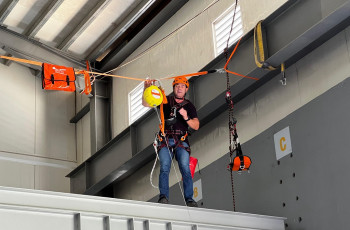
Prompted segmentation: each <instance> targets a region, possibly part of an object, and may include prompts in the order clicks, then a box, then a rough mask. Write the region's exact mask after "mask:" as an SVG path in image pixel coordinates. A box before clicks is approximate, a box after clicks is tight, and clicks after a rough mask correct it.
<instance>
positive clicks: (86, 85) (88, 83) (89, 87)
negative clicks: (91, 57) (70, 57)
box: [81, 61, 92, 95]
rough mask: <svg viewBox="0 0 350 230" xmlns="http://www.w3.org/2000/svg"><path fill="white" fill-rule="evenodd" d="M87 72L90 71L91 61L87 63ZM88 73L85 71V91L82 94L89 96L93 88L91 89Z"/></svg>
mask: <svg viewBox="0 0 350 230" xmlns="http://www.w3.org/2000/svg"><path fill="white" fill-rule="evenodd" d="M86 70H87V71H90V65H89V61H86ZM87 71H85V70H83V74H84V80H85V89H84V90H83V92H81V93H85V94H86V95H89V94H90V93H91V91H92V88H91V79H90V74H89V73H88V72H87Z"/></svg>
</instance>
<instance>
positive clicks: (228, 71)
mask: <svg viewBox="0 0 350 230" xmlns="http://www.w3.org/2000/svg"><path fill="white" fill-rule="evenodd" d="M225 71H226V72H227V73H230V74H234V75H237V76H240V77H244V78H249V79H253V80H256V81H258V80H259V78H255V77H249V76H245V75H242V74H239V73H236V72H232V71H230V70H227V69H225Z"/></svg>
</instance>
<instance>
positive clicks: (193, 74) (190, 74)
mask: <svg viewBox="0 0 350 230" xmlns="http://www.w3.org/2000/svg"><path fill="white" fill-rule="evenodd" d="M206 74H208V71H203V72H198V73H189V74H185V75H181V76H175V77H164V78H161V79H160V80H167V79H173V78H177V77H192V76H200V75H206Z"/></svg>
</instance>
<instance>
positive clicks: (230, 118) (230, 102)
mask: <svg viewBox="0 0 350 230" xmlns="http://www.w3.org/2000/svg"><path fill="white" fill-rule="evenodd" d="M237 3H238V1H237V0H235V8H234V13H233V18H232V23H231V29H230V33H229V35H228V39H227V43H226V48H225V51H224V52H225V58H226V64H225V67H224V69H225V71H226V87H227V90H226V96H225V98H226V102H227V104H228V109H229V111H228V121H229V122H228V123H229V151H230V162H231V161H232V158H233V148H232V141H233V140H232V138H234V136H233V135H232V132H231V126H232V124H233V122H234V120H235V119H234V117H233V100H232V97H231V84H230V77H229V72H232V71H229V70H228V63H229V62H230V60H231V58H232V56H233V54H234V53H235V52H236V50H237V47H238V45H239V43H240V41H241V39H240V40H239V41H238V42H237V44H236V46H235V48H234V49H233V51H232V53H231V55H230V57H229V58H227V54H228V53H227V50H228V46H229V41H230V37H231V33H232V29H233V25H234V22H235V17H236V8H237ZM230 173H231V189H232V202H233V211H236V201H235V191H234V184H233V174H232V173H233V172H232V170H230Z"/></svg>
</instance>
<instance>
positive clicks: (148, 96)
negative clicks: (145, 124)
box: [143, 85, 163, 107]
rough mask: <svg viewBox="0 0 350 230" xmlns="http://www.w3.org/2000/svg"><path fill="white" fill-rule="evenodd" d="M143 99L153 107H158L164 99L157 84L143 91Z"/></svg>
mask: <svg viewBox="0 0 350 230" xmlns="http://www.w3.org/2000/svg"><path fill="white" fill-rule="evenodd" d="M143 99H144V100H145V102H146V103H147V104H148V105H149V106H151V107H157V106H158V105H160V104H161V103H162V101H163V94H162V91H161V90H160V89H159V88H158V87H157V86H155V85H151V86H150V87H148V88H146V89H145V91H144V92H143Z"/></svg>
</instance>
